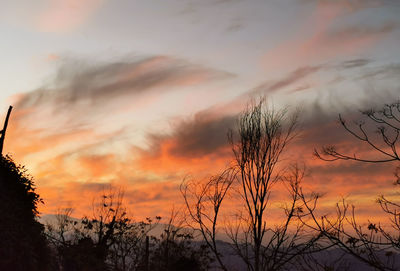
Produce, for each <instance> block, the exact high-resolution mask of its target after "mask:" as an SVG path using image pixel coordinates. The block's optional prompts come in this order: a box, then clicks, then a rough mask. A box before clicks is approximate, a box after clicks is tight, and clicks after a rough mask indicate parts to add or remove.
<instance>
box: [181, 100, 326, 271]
mask: <svg viewBox="0 0 400 271" xmlns="http://www.w3.org/2000/svg"><path fill="white" fill-rule="evenodd" d="M297 119H298V117H297V114H294V115H289V114H288V113H287V111H286V110H280V111H276V110H274V109H271V108H268V107H267V105H266V102H265V100H264V99H261V100H260V101H259V102H258V103H253V104H251V105H250V106H249V107H248V108H247V110H246V111H244V112H243V113H242V114H241V116H240V117H239V119H238V129H237V130H236V131H231V132H230V133H229V136H228V138H229V141H230V143H231V146H232V151H233V154H234V161H233V163H232V167H231V168H229V169H228V170H226V171H224V172H223V173H222V174H220V175H217V176H216V177H212V178H210V179H209V181H208V182H206V184H205V185H202V186H197V187H196V189H190V188H191V187H193V185H192V186H190V185H187V184H185V185H184V186H183V192H182V193H183V195H184V198H185V201H186V204H187V207H188V210H189V213H190V216H191V217H192V219H193V221H194V222H195V223H197V225H198V226H199V228H200V231H201V233H202V235H203V238H204V240H205V241H206V243H207V244H208V246H209V247H210V248H211V250H212V251H213V253H214V254H215V257H216V259H217V261H218V262H219V264H220V267H221V269H223V270H229V269H228V268H227V267H226V265H225V263H224V262H223V259H222V256H221V254H220V252H219V251H218V247H217V245H216V226H217V220H218V218H219V213H220V208H221V205H222V202H223V200H224V198H225V197H226V195H227V194H229V193H231V192H232V191H238V192H239V194H240V198H241V199H242V200H243V202H242V206H244V211H243V212H242V213H241V214H240V215H238V216H237V217H236V219H234V221H232V219H231V222H232V223H231V226H228V228H227V231H226V233H227V234H228V236H229V237H230V238H231V241H232V244H233V245H232V247H233V249H234V251H235V253H236V254H237V255H238V256H240V257H241V258H242V260H243V262H244V263H245V265H246V266H247V269H248V270H252V271H261V270H283V269H284V268H286V267H287V266H288V265H289V264H290V263H291V262H292V261H293V260H294V259H295V258H296V257H297V256H299V255H300V254H301V253H305V252H306V251H308V250H309V249H310V248H311V247H312V246H313V245H314V244H315V242H316V240H318V238H319V235H317V236H313V235H310V236H306V235H305V233H306V231H305V228H304V227H303V224H302V223H300V220H299V219H298V217H304V216H307V215H308V214H306V213H305V212H303V209H304V208H303V207H302V205H303V202H302V201H301V196H300V193H301V189H300V187H301V181H302V179H303V177H304V171H303V170H302V169H301V168H300V167H298V166H294V167H291V168H290V167H289V166H288V165H287V164H285V163H283V162H282V161H281V158H282V157H281V155H282V153H283V151H284V150H285V149H286V147H287V145H288V144H289V142H290V141H291V140H293V139H294V137H295V136H296V128H297V123H298V122H297ZM289 168H290V170H289ZM277 182H280V183H281V184H282V185H284V186H286V188H287V189H288V192H289V200H288V201H287V204H286V205H285V206H284V208H283V210H284V212H283V214H282V216H283V218H282V220H281V221H280V222H281V223H274V222H272V221H271V220H272V219H271V217H270V213H271V212H270V211H271V210H270V209H269V208H270V207H271V206H270V203H271V202H270V196H271V194H272V193H273V192H274V191H273V186H274V185H275V184H276V183H277ZM232 187H235V189H234V190H233V189H231V188H232ZM190 195H191V196H192V197H193V198H194V201H193V202H192V203H190V202H189V201H188V198H189V196H190ZM281 204H282V202H281ZM267 222H268V223H267Z"/></svg>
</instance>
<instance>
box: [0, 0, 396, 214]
mask: <svg viewBox="0 0 400 271" xmlns="http://www.w3.org/2000/svg"><path fill="white" fill-rule="evenodd" d="M399 14H400V2H398V1H396V0H337V1H329V0H279V1H278V0H276V1H261V0H260V1H257V0H254V1H241V0H202V1H199V0H198V1H191V0H187V1H180V0H167V1H156V0H135V1H131V0H117V1H111V0H79V1H78V0H39V1H29V0H20V1H7V3H2V9H1V10H0V33H2V35H3V38H2V44H1V46H0V58H1V60H2V61H1V63H0V79H1V80H0V101H1V103H0V109H1V110H2V111H1V112H5V111H6V109H7V106H8V105H9V104H13V105H14V106H15V110H14V112H13V115H12V119H11V121H10V128H9V132H8V134H7V139H6V140H7V141H6V148H5V150H6V152H8V153H10V154H12V155H13V157H14V158H15V160H17V161H18V162H19V163H22V164H24V165H26V166H27V168H28V169H29V171H30V173H31V174H32V175H33V176H34V177H35V180H36V184H37V187H38V192H39V193H40V195H41V196H42V197H43V199H44V201H45V205H43V206H41V207H40V209H41V211H42V212H43V213H54V212H55V211H56V210H57V209H58V208H63V207H71V206H72V207H75V208H76V209H77V214H81V213H84V211H85V210H87V206H88V205H90V203H91V201H90V200H87V199H90V198H91V197H92V196H93V195H94V194H95V193H96V192H98V191H99V190H101V189H102V188H103V185H104V184H109V183H111V184H113V185H116V186H122V187H124V189H125V191H126V192H125V197H126V201H127V203H128V205H129V206H130V208H132V209H133V213H134V214H136V215H137V216H138V217H145V216H154V215H166V214H168V213H169V210H170V209H171V207H172V206H173V205H179V204H181V200H180V194H179V183H180V182H181V181H182V179H183V178H184V177H185V176H187V175H191V176H194V177H197V178H202V177H204V176H207V175H208V174H214V173H216V172H218V171H219V170H221V169H223V168H224V166H226V165H227V164H228V163H229V161H230V160H231V158H232V157H231V153H230V149H229V145H228V143H227V140H226V133H227V130H228V129H230V128H232V127H233V126H234V122H235V121H234V120H235V116H236V114H237V113H239V112H240V111H241V110H242V109H243V108H244V106H245V105H246V104H247V103H248V101H249V100H250V99H251V98H252V97H258V96H261V95H265V96H266V97H267V98H268V100H269V101H270V103H272V104H274V106H275V107H277V108H281V107H283V106H286V105H288V106H290V107H291V108H295V107H301V108H302V110H303V111H302V112H303V114H302V117H303V119H302V121H303V123H304V125H303V129H304V131H303V132H302V136H301V138H300V139H299V140H298V141H297V143H296V144H294V146H292V149H289V150H288V152H289V153H290V155H288V156H290V157H291V158H292V159H294V158H298V159H300V160H301V161H306V164H307V167H308V168H309V169H310V175H309V176H308V180H306V185H307V184H308V186H309V187H311V189H313V190H318V191H320V192H322V193H326V196H325V202H326V204H327V205H328V204H332V203H334V202H335V201H337V200H340V198H341V197H349V198H351V199H352V200H354V201H355V202H357V203H359V206H360V207H359V209H360V212H361V213H362V214H364V215H365V216H368V213H367V212H366V210H368V208H369V207H368V206H369V205H371V204H373V203H374V199H375V198H376V196H377V195H378V194H384V193H386V192H388V191H389V192H391V191H392V190H393V187H392V186H391V177H392V171H393V167H394V165H383V166H382V165H381V166H377V165H372V166H370V165H360V164H343V163H336V164H333V163H325V162H322V161H318V160H315V159H314V158H313V157H312V151H313V148H318V147H319V146H321V145H323V144H330V143H332V144H334V143H336V144H339V145H340V146H344V147H346V146H351V148H350V150H355V151H356V150H357V148H356V147H355V146H357V144H353V145H352V143H351V141H350V139H349V137H346V136H345V134H344V132H343V131H342V130H340V127H338V125H337V123H335V119H336V118H337V114H338V113H344V114H348V115H350V116H353V114H354V112H357V110H358V109H364V108H368V107H370V106H379V105H381V104H383V103H387V102H391V101H393V100H394V99H398V98H400V84H399V83H400V82H399V78H400V76H399V75H400V49H399V48H400V16H398V15H399ZM311 183H312V184H313V186H311V185H310V184H311ZM332 187H334V188H332ZM84 200H86V201H87V203H85V202H84ZM85 208H86V209H85Z"/></svg>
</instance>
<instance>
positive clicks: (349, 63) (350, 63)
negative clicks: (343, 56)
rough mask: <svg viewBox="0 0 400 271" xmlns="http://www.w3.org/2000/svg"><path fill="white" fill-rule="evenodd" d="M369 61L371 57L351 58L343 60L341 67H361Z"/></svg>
mask: <svg viewBox="0 0 400 271" xmlns="http://www.w3.org/2000/svg"><path fill="white" fill-rule="evenodd" d="M369 63H371V60H370V59H366V58H358V59H351V60H346V61H343V62H342V63H341V65H340V67H341V68H345V69H352V68H360V67H364V66H367V65H368V64H369Z"/></svg>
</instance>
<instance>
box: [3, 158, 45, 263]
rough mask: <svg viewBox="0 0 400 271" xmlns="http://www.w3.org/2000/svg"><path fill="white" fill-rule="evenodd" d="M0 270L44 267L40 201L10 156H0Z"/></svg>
mask: <svg viewBox="0 0 400 271" xmlns="http://www.w3.org/2000/svg"><path fill="white" fill-rule="evenodd" d="M0 191H1V193H0V202H1V204H0V214H1V215H0V255H1V256H0V270H46V269H47V268H48V264H49V257H48V253H49V250H48V248H47V243H46V238H45V236H44V233H43V231H44V227H43V225H42V224H40V223H39V222H38V221H36V217H37V215H38V209H37V207H38V204H39V203H40V202H41V199H40V197H39V195H38V194H37V193H36V192H35V186H34V183H33V179H32V177H31V176H29V175H28V174H27V171H26V169H25V168H24V167H22V166H19V165H16V164H15V163H14V161H13V160H12V158H11V157H9V156H5V157H4V156H1V157H0Z"/></svg>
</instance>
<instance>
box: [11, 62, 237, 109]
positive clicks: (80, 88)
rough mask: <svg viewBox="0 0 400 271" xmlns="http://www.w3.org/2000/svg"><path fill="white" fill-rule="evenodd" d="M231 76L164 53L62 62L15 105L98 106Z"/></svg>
mask: <svg viewBox="0 0 400 271" xmlns="http://www.w3.org/2000/svg"><path fill="white" fill-rule="evenodd" d="M232 76H233V75H232V74H230V73H227V72H222V71H217V70H214V69H211V68H206V67H202V66H199V65H195V64H191V63H189V62H186V61H184V60H179V59H175V58H171V57H166V56H154V57H142V58H136V59H132V60H125V61H118V62H112V63H103V64H98V65H93V64H92V65H89V64H87V63H85V62H83V61H74V60H72V61H71V60H70V61H66V62H65V63H63V64H62V65H61V67H60V68H59V70H58V73H57V76H56V78H55V82H53V83H52V86H49V87H42V88H40V89H37V90H34V91H32V92H28V93H26V94H24V95H22V97H20V100H19V101H18V103H17V104H16V107H17V108H27V107H31V106H38V105H43V104H48V103H54V104H57V106H58V107H60V106H71V105H76V104H77V103H79V102H81V101H82V100H84V101H89V102H90V103H92V104H96V106H99V105H100V104H102V103H103V104H104V103H108V102H109V101H110V99H113V98H116V97H118V96H121V95H135V94H136V95H137V94H141V93H144V92H148V91H150V90H156V91H158V92H166V91H173V90H175V89H176V87H183V86H191V85H196V84H200V83H205V82H208V81H212V80H218V79H226V78H228V77H232Z"/></svg>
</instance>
